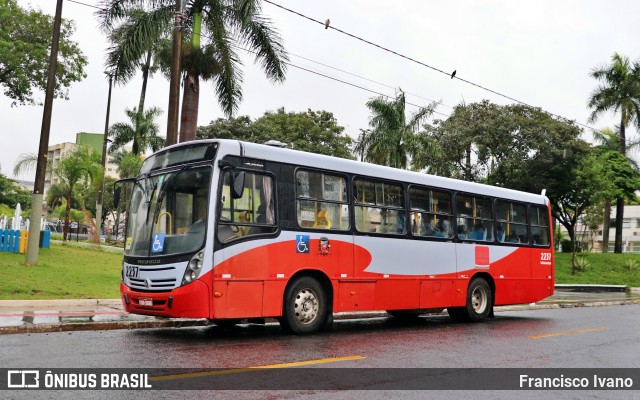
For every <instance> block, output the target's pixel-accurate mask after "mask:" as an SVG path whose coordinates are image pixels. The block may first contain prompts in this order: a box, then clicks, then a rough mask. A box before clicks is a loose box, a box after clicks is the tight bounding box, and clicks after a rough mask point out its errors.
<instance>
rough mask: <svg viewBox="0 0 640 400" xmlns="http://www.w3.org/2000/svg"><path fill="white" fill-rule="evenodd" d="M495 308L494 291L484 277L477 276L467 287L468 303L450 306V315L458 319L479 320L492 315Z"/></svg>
mask: <svg viewBox="0 0 640 400" xmlns="http://www.w3.org/2000/svg"><path fill="white" fill-rule="evenodd" d="M492 310H493V292H492V291H491V287H490V286H489V284H488V283H487V281H486V280H484V279H483V278H475V279H474V280H472V281H471V283H469V287H468V288H467V305H466V306H465V307H450V308H448V309H447V311H448V312H449V316H450V317H451V318H453V319H455V320H457V321H471V322H479V321H482V320H483V319H485V318H487V317H488V316H489V315H491V312H492Z"/></svg>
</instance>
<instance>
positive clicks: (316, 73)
mask: <svg viewBox="0 0 640 400" xmlns="http://www.w3.org/2000/svg"><path fill="white" fill-rule="evenodd" d="M200 37H204V38H207V39H211V38H210V37H208V36H206V35H203V34H200ZM232 47H235V48H237V49H240V50H244V51H246V52H247V53H252V54H257V53H256V52H255V51H253V50H249V49H245V48H243V47H240V46H236V45H232ZM310 61H311V60H310ZM282 63H283V64H286V65H288V66H291V67H294V68H297V69H300V70H302V71H305V72H309V73H311V74H314V75H318V76H321V77H323V78H327V79H331V80H333V81H336V82H340V83H342V84H345V85H348V86H352V87H355V88H358V89H361V90H364V91H367V92H370V93H373V94H377V95H379V96H383V97H391V96H389V95H387V94H384V93H381V92H378V91H375V90H373V89H369V88H366V87H364V86H360V85H357V84H355V83H352V82H348V81H345V80H342V79H339V78H335V77H332V76H329V75H326V74H323V73H321V72H318V71H314V70H311V69H308V68H305V67H301V66H299V65H296V64H293V63H291V62H287V61H283V62H282ZM327 66H328V65H327ZM364 79H366V78H364ZM374 82H375V81H374ZM376 83H378V82H376ZM383 85H384V84H383ZM384 86H387V85H384ZM390 87H391V86H390ZM391 88H392V89H395V88H393V87H391ZM405 93H406V92H405ZM405 104H408V105H410V106H414V107H417V108H424V106H420V105H418V104H414V103H411V102H409V101H405ZM433 113H434V114H439V115H442V116H443V117H449V116H450V115H447V114H443V113H441V112H438V111H435V110H434V111H433Z"/></svg>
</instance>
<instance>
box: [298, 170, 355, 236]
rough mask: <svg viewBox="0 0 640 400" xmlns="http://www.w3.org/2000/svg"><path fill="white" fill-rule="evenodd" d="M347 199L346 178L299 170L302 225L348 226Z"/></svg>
mask: <svg viewBox="0 0 640 400" xmlns="http://www.w3.org/2000/svg"><path fill="white" fill-rule="evenodd" d="M347 201H348V199H347V181H346V180H345V178H343V177H340V176H335V175H330V174H325V173H322V172H313V171H298V172H297V173H296V214H297V216H298V225H299V226H300V227H301V228H309V229H330V230H348V229H349V228H350V223H349V206H348V202H347Z"/></svg>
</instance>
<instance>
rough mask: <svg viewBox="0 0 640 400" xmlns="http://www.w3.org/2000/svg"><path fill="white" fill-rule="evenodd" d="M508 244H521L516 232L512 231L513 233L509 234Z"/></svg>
mask: <svg viewBox="0 0 640 400" xmlns="http://www.w3.org/2000/svg"><path fill="white" fill-rule="evenodd" d="M507 242H509V243H520V239H519V238H518V235H516V233H515V232H514V231H511V233H510V234H509V239H507Z"/></svg>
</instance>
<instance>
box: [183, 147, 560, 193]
mask: <svg viewBox="0 0 640 400" xmlns="http://www.w3.org/2000/svg"><path fill="white" fill-rule="evenodd" d="M200 142H218V143H220V148H219V150H218V154H219V155H220V156H224V155H227V154H235V155H238V156H239V155H240V149H241V147H242V149H243V152H244V154H243V155H244V156H245V157H248V158H256V159H264V160H269V161H275V162H283V163H287V164H294V165H297V166H300V167H311V168H317V169H324V170H330V171H338V172H345V173H351V174H357V175H366V176H371V177H376V178H381V179H389V180H394V181H401V182H407V183H415V184H420V185H425V186H430V187H435V188H443V189H450V190H455V191H460V192H467V193H473V194H479V195H486V196H492V197H497V198H504V199H511V200H516V201H522V202H528V203H534V204H545V205H546V204H548V199H547V198H546V197H545V196H543V195H541V194H533V193H527V192H521V191H517V190H512V189H506V188H501V187H497V186H489V185H484V184H481V183H475V182H467V181H462V180H458V179H453V178H445V177H441V176H436V175H430V174H426V173H419V172H413V171H407V170H401V169H396V168H391V167H386V166H382V165H377V164H370V163H366V162H361V161H354V160H347V159H344V158H339V157H332V156H326V155H323V154H315V153H308V152H304V151H299V150H292V149H287V148H280V147H275V146H268V145H264V144H257V143H249V142H241V141H238V140H231V139H207V140H202V141H200ZM189 143H193V142H189ZM178 146H179V145H178Z"/></svg>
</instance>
